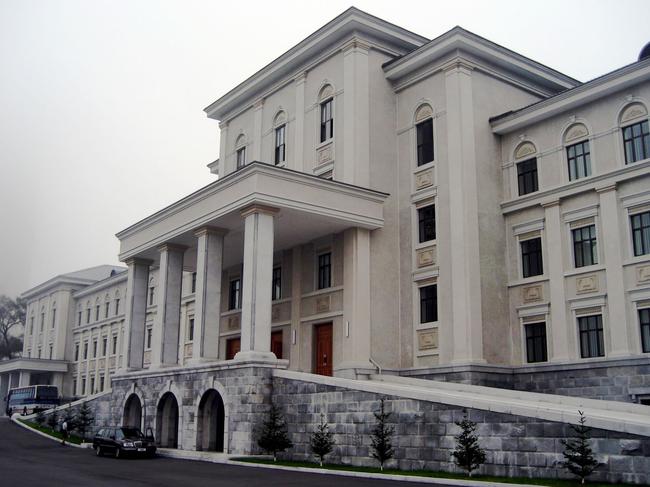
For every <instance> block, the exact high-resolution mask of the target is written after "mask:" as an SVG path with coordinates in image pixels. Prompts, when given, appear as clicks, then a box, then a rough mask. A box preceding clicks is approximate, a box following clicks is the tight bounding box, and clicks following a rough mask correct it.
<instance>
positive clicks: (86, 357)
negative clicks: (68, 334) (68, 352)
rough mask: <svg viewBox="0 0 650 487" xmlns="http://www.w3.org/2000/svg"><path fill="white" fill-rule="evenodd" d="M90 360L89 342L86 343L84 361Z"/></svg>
mask: <svg viewBox="0 0 650 487" xmlns="http://www.w3.org/2000/svg"><path fill="white" fill-rule="evenodd" d="M87 359H88V342H84V360H87Z"/></svg>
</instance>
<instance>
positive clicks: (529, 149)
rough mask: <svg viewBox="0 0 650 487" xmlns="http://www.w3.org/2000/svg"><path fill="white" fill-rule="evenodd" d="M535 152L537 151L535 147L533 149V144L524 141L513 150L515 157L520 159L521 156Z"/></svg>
mask: <svg viewBox="0 0 650 487" xmlns="http://www.w3.org/2000/svg"><path fill="white" fill-rule="evenodd" d="M535 152H537V149H535V146H534V145H533V144H532V143H531V142H524V143H523V144H521V145H519V147H517V150H516V151H515V158H517V159H521V158H522V157H526V156H529V155H531V154H534V153H535Z"/></svg>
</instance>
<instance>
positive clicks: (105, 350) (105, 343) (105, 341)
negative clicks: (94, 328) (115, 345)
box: [102, 337, 108, 357]
mask: <svg viewBox="0 0 650 487" xmlns="http://www.w3.org/2000/svg"><path fill="white" fill-rule="evenodd" d="M107 353H108V337H104V338H102V357H106V354H107Z"/></svg>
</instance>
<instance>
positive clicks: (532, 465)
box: [273, 377, 650, 484]
mask: <svg viewBox="0 0 650 487" xmlns="http://www.w3.org/2000/svg"><path fill="white" fill-rule="evenodd" d="M386 399H387V401H386V406H387V409H388V411H391V412H392V413H393V415H392V417H391V422H392V424H393V426H394V427H395V436H394V441H393V444H394V446H395V459H394V460H392V461H391V463H390V464H389V465H388V466H389V467H390V466H392V467H399V468H401V469H406V470H411V469H431V470H444V471H450V472H459V470H458V468H457V467H456V466H455V465H454V463H453V461H452V458H451V452H452V451H453V449H454V447H455V440H454V436H455V435H457V434H458V432H459V428H458V426H456V425H455V424H454V423H455V422H456V421H459V420H461V419H462V418H463V416H464V414H465V411H466V412H467V414H468V416H469V418H470V419H471V420H473V421H476V422H477V423H478V434H479V435H480V442H481V445H482V446H483V448H485V450H486V453H487V461H486V464H485V465H484V466H483V467H481V470H480V472H481V473H484V474H490V475H505V476H522V477H547V478H556V477H567V478H569V477H570V475H568V474H567V472H566V471H565V470H564V469H563V468H561V466H560V462H562V460H563V457H562V451H563V449H564V447H563V446H562V444H561V440H562V439H563V438H567V437H570V436H572V430H571V428H570V427H569V425H566V424H563V423H557V422H552V421H544V420H536V419H532V418H526V417H519V416H514V415H509V414H501V413H492V412H486V411H482V410H477V409H467V410H464V409H462V408H460V407H455V406H449V405H445V404H438V403H431V402H427V401H418V400H411V399H400V398H398V397H392V396H388V397H386ZM379 400H380V396H379V395H378V394H375V393H369V392H360V391H354V390H349V389H344V388H340V387H335V386H330V385H323V384H316V383H312V382H305V381H298V380H293V379H284V378H279V377H274V378H273V401H274V402H275V403H276V404H277V405H278V406H279V407H280V408H281V409H282V411H283V413H284V415H285V419H286V421H287V424H288V428H289V433H290V436H291V439H292V441H293V443H294V447H293V448H292V449H291V450H290V451H289V452H287V453H286V454H285V456H286V457H288V458H292V459H295V460H313V459H314V457H313V456H312V455H311V453H310V450H309V438H310V434H311V433H312V432H313V431H314V429H315V426H316V424H318V422H319V420H320V414H321V413H323V414H325V416H326V419H327V421H328V422H329V423H330V427H331V430H332V431H333V432H334V433H335V440H336V442H337V446H336V448H335V451H334V452H333V453H332V454H331V455H330V457H329V461H331V462H333V463H343V464H350V465H361V466H372V465H375V466H376V461H375V460H373V459H372V458H371V457H370V445H371V430H372V428H373V426H374V423H375V419H374V416H373V411H376V410H378V408H379ZM592 438H593V439H592V446H593V448H594V450H595V452H596V453H597V456H598V459H599V461H600V462H602V463H603V464H604V465H603V466H602V467H601V468H600V469H599V470H598V472H597V473H596V474H595V475H594V479H598V480H603V481H609V482H629V483H641V484H643V483H648V482H650V438H646V437H641V436H635V435H629V434H625V433H619V432H612V431H605V430H598V429H594V430H593V431H592Z"/></svg>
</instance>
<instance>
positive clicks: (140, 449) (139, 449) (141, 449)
mask: <svg viewBox="0 0 650 487" xmlns="http://www.w3.org/2000/svg"><path fill="white" fill-rule="evenodd" d="M138 451H147V449H146V448H138Z"/></svg>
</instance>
